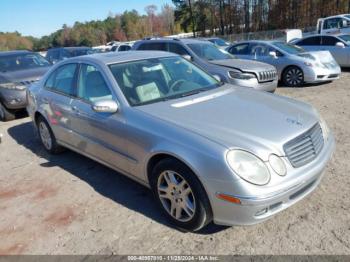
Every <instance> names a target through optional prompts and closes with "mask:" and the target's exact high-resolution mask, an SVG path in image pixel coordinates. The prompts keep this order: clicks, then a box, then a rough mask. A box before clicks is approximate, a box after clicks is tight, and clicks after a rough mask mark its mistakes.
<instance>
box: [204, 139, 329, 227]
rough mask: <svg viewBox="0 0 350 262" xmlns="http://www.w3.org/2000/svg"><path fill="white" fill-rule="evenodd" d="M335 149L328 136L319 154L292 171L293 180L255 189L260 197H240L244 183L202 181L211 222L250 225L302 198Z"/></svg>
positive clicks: (322, 170) (309, 191)
mask: <svg viewBox="0 0 350 262" xmlns="http://www.w3.org/2000/svg"><path fill="white" fill-rule="evenodd" d="M334 148H335V140H334V137H333V135H331V134H330V136H329V138H328V141H327V143H325V145H324V148H323V149H322V152H321V153H320V155H318V157H317V158H316V159H314V160H313V161H312V162H311V163H309V164H307V165H306V166H304V167H302V168H297V169H295V172H294V173H293V174H287V176H288V175H291V176H293V178H295V179H293V180H291V181H289V182H290V183H285V184H284V185H276V186H273V187H272V188H269V189H268V190H266V192H264V190H263V188H264V186H261V187H259V188H258V189H257V190H251V192H255V191H258V192H259V191H260V192H259V193H260V194H255V195H254V194H250V195H244V194H243V193H241V192H242V190H241V188H240V187H241V184H242V183H247V182H242V181H241V180H237V181H236V182H233V183H232V184H231V185H228V183H227V182H222V181H213V180H211V181H206V182H207V185H208V183H209V185H210V186H208V187H207V190H208V191H210V192H209V199H210V202H211V206H212V210H213V215H214V223H215V224H220V225H230V226H231V225H252V224H257V223H260V222H263V221H265V220H267V219H268V218H270V217H271V216H273V215H274V214H276V213H278V212H280V211H282V210H284V209H286V208H288V207H289V206H291V205H293V204H295V203H296V202H298V201H299V200H301V199H303V198H304V197H306V196H307V195H308V194H310V193H311V192H312V191H313V190H314V189H316V188H317V186H318V184H319V183H320V181H321V179H322V176H323V173H324V170H325V168H326V165H327V163H328V161H329V160H330V158H331V156H332V154H333V151H334ZM266 188H267V187H266ZM218 193H225V194H230V195H231V196H233V197H236V198H239V199H240V200H241V204H234V203H230V202H227V201H223V200H221V199H219V198H217V197H216V194H218Z"/></svg>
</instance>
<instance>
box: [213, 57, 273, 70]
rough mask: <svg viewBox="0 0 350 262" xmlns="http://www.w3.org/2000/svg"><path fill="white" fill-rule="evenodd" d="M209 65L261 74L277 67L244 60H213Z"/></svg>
mask: <svg viewBox="0 0 350 262" xmlns="http://www.w3.org/2000/svg"><path fill="white" fill-rule="evenodd" d="M209 63H211V64H214V65H219V66H225V67H229V68H234V69H238V70H241V71H244V72H261V71H272V70H275V67H273V66H272V65H269V64H266V63H262V62H258V61H250V60H244V59H223V60H211V61H209Z"/></svg>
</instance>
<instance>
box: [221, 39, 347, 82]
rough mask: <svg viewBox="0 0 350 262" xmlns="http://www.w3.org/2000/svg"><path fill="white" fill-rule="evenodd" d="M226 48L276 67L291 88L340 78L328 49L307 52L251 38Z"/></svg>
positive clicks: (286, 45)
mask: <svg viewBox="0 0 350 262" xmlns="http://www.w3.org/2000/svg"><path fill="white" fill-rule="evenodd" d="M227 51H228V52H229V53H231V54H233V55H235V56H236V57H238V58H241V59H249V60H255V61H260V62H264V63H268V64H271V65H273V66H275V67H276V68H277V71H278V75H279V80H280V81H282V82H283V83H284V84H285V85H286V86H289V87H300V86H302V85H303V84H304V83H322V82H328V81H333V80H335V79H338V78H339V76H340V73H341V70H340V67H339V65H338V63H337V62H336V61H335V60H334V58H333V57H332V55H331V54H330V52H328V51H314V52H307V51H305V50H304V49H303V48H301V47H298V46H295V45H293V44H286V43H284V42H278V41H248V42H241V43H237V44H234V45H232V46H231V47H229V48H228V49H227Z"/></svg>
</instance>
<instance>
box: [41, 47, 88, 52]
mask: <svg viewBox="0 0 350 262" xmlns="http://www.w3.org/2000/svg"><path fill="white" fill-rule="evenodd" d="M58 49H66V50H82V49H91V47H88V46H69V47H53V48H50V49H49V50H48V51H52V50H58Z"/></svg>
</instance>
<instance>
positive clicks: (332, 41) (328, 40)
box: [322, 36, 339, 46]
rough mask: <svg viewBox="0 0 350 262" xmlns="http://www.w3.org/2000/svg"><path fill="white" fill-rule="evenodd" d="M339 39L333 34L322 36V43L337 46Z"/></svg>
mask: <svg viewBox="0 0 350 262" xmlns="http://www.w3.org/2000/svg"><path fill="white" fill-rule="evenodd" d="M338 42H339V40H338V39H337V38H335V37H332V36H323V37H322V45H325V46H335V44H336V43H338Z"/></svg>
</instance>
